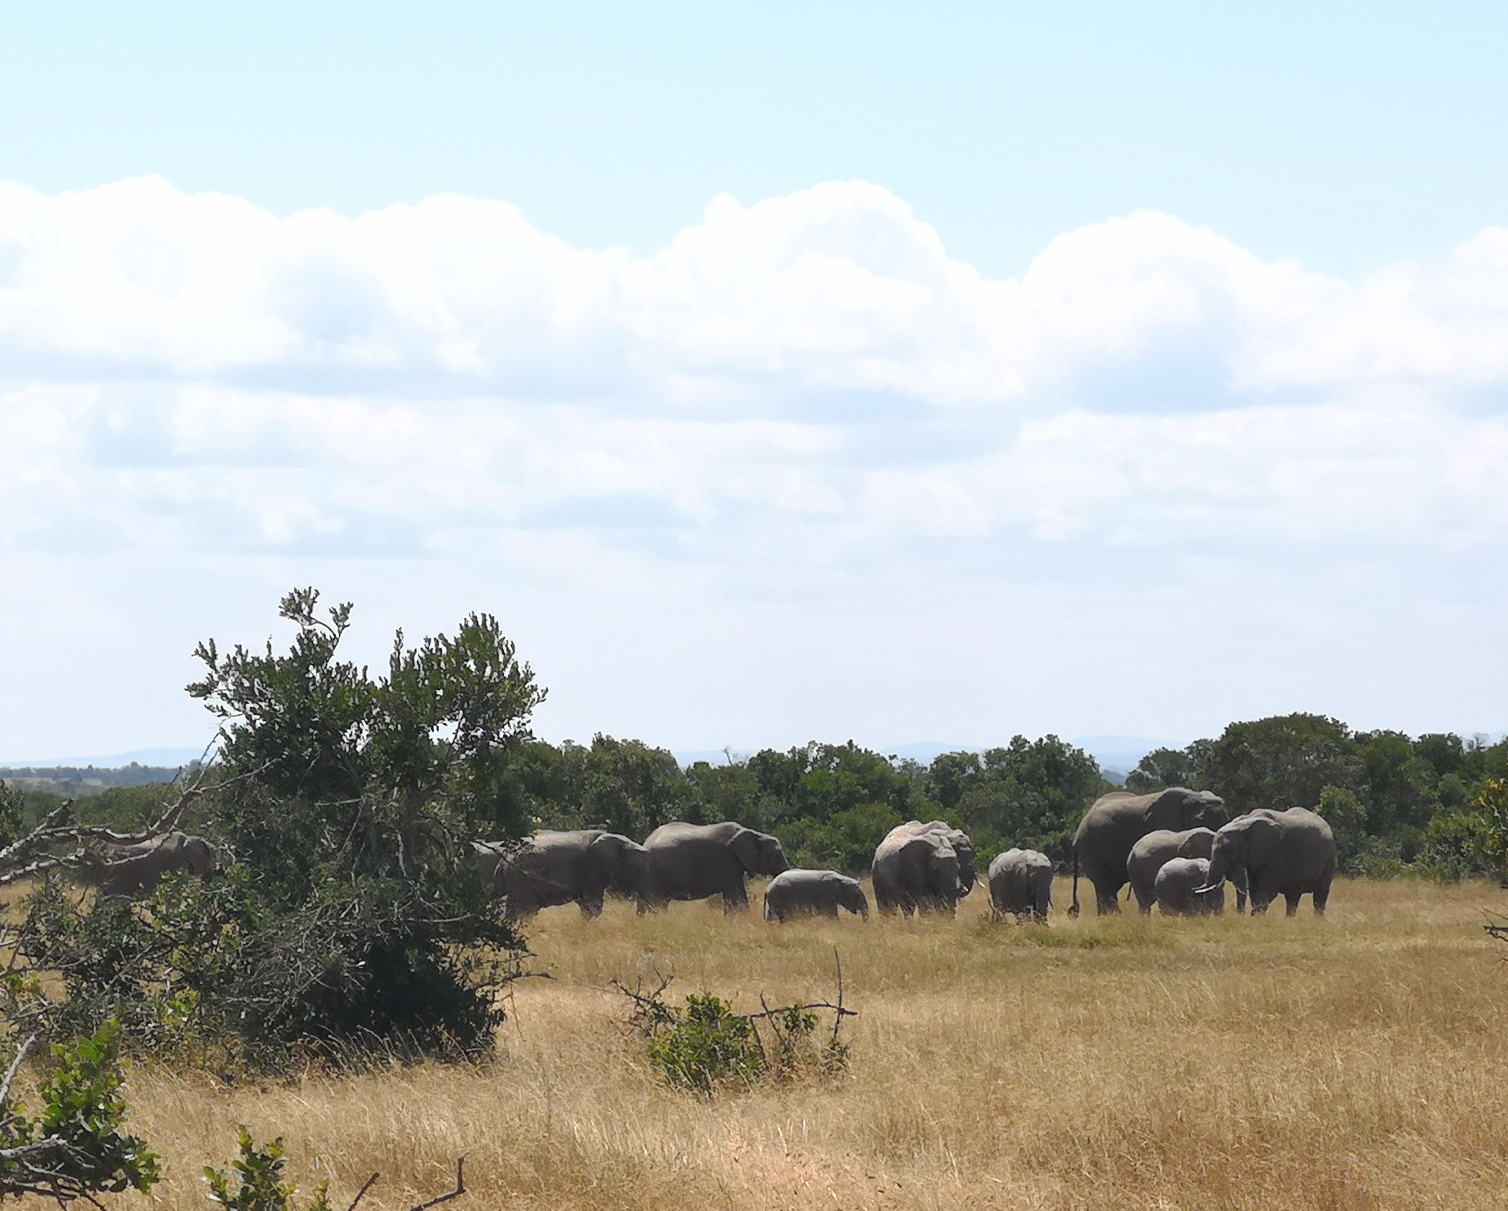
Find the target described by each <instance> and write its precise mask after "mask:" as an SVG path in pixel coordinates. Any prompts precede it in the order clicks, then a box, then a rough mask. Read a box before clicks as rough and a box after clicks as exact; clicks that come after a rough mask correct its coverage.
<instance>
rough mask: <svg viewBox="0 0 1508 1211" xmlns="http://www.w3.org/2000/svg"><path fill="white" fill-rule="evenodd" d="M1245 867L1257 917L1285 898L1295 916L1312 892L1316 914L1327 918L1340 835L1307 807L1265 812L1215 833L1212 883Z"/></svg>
mask: <svg viewBox="0 0 1508 1211" xmlns="http://www.w3.org/2000/svg"><path fill="white" fill-rule="evenodd" d="M1242 868H1244V869H1245V871H1246V881H1247V885H1248V887H1249V888H1250V890H1251V911H1252V915H1253V916H1256V915H1257V914H1259V913H1264V912H1266V911H1267V906H1268V905H1269V904H1271V903H1272V902H1273V900H1274V899H1276V898H1277V897H1278V896H1282V897H1283V898H1284V899H1285V900H1286V901H1287V902H1288V915H1289V916H1290V917H1291V916H1293V914H1294V913H1296V912H1298V910H1299V897H1300V896H1303V895H1305V894H1306V893H1307V894H1308V895H1310V896H1311V897H1312V898H1313V902H1314V911H1315V912H1316V913H1321V914H1323V913H1324V911H1325V902H1326V901H1327V900H1329V898H1330V883H1331V881H1332V880H1334V878H1335V835H1334V834H1333V833H1332V832H1331V831H1330V825H1329V824H1327V823H1326V822H1325V820H1324V819H1323V818H1322V817H1320V816H1317V815H1315V814H1314V813H1313V812H1311V811H1309V810H1307V809H1306V808H1302V807H1290V808H1289V809H1288V810H1287V811H1285V812H1278V811H1271V810H1269V809H1267V808H1259V809H1258V810H1257V811H1254V812H1250V813H1249V814H1247V815H1245V816H1237V817H1236V819H1234V820H1232V821H1231V822H1230V823H1229V824H1227V825H1225V826H1224V827H1223V828H1221V829H1220V831H1219V832H1217V833H1216V834H1215V844H1214V848H1213V849H1212V851H1211V853H1210V873H1209V882H1210V884H1214V883H1219V882H1223V881H1224V880H1225V879H1226V877H1227V876H1228V875H1229V873H1230V872H1231V871H1233V870H1238V869H1242ZM1200 890H1201V891H1202V890H1204V888H1201V889H1200Z"/></svg>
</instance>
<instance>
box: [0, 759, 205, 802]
mask: <svg viewBox="0 0 1508 1211" xmlns="http://www.w3.org/2000/svg"><path fill="white" fill-rule="evenodd" d="M198 764H199V763H198V761H190V762H187V763H185V764H184V765H179V766H167V765H138V764H137V763H136V762H134V761H133V762H131V763H130V764H129V765H123V766H117V767H115V768H113V769H109V768H100V767H97V766H93V765H84V766H77V765H22V766H14V767H10V766H0V781H3V782H8V783H10V784H11V785H13V786H24V787H25V788H26V789H27V790H35V791H47V792H50V793H52V794H55V795H66V796H68V797H69V798H71V799H81V798H83V797H84V796H86V795H97V794H99V793H100V792H102V791H107V790H109V789H110V788H111V787H112V786H145V785H147V784H148V783H152V782H172V781H173V780H174V779H175V778H177V777H178V776H179V775H180V774H181V773H182V772H183V771H184V770H186V769H189V768H192V767H195V766H197V765H198Z"/></svg>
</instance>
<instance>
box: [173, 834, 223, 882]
mask: <svg viewBox="0 0 1508 1211" xmlns="http://www.w3.org/2000/svg"><path fill="white" fill-rule="evenodd" d="M179 852H180V853H181V854H182V856H183V863H184V865H185V866H186V867H188V869H189V871H190V872H191V873H192V874H194V875H197V876H198V877H199V878H201V879H207V878H209V876H210V875H212V874H215V873H216V872H218V871H219V869H220V866H221V864H222V859H221V856H220V851H219V850H218V849H216V848H215V846H213V845H211V844H210V843H209V842H208V841H206V840H205V839H204V838H203V837H191V836H185V837H184V838H183V841H182V842H181V848H180V851H179Z"/></svg>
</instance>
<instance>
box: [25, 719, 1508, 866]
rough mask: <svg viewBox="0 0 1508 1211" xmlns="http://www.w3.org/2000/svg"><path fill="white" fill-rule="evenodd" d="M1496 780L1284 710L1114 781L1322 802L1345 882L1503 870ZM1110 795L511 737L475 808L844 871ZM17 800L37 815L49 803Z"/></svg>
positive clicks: (1237, 807)
mask: <svg viewBox="0 0 1508 1211" xmlns="http://www.w3.org/2000/svg"><path fill="white" fill-rule="evenodd" d="M1505 780H1508V741H1504V742H1500V743H1497V744H1487V743H1485V742H1484V741H1481V740H1478V739H1472V738H1463V737H1461V736H1457V735H1454V734H1451V733H1443V734H1430V735H1423V736H1418V737H1410V736H1407V735H1404V734H1403V733H1401V732H1393V731H1374V732H1353V731H1352V730H1351V729H1350V728H1349V727H1347V726H1346V725H1345V724H1344V723H1342V722H1340V721H1339V720H1335V719H1330V718H1327V717H1325V716H1323V715H1310V714H1293V715H1284V716H1275V717H1272V718H1268V719H1259V720H1254V721H1249V722H1240V723H1232V724H1230V725H1229V726H1228V727H1227V728H1226V729H1225V730H1224V731H1223V732H1222V733H1221V735H1220V736H1219V738H1218V739H1213V740H1208V739H1206V740H1196V741H1194V743H1192V744H1190V745H1189V746H1188V747H1187V748H1183V749H1158V750H1157V751H1155V752H1152V753H1149V754H1148V755H1147V756H1146V757H1144V758H1143V759H1142V761H1141V763H1140V764H1139V765H1138V766H1137V767H1136V768H1135V769H1134V770H1132V771H1131V772H1130V774H1128V775H1127V777H1126V783H1125V789H1127V790H1131V791H1134V792H1136V793H1145V792H1148V791H1153V790H1157V789H1159V788H1161V787H1165V786H1188V787H1192V788H1195V789H1202V790H1212V791H1214V792H1215V793H1216V794H1218V795H1220V796H1221V797H1223V798H1224V799H1225V800H1226V802H1227V803H1228V804H1229V805H1230V807H1231V810H1232V811H1233V812H1243V811H1250V810H1252V809H1253V808H1259V807H1275V808H1283V807H1292V806H1301V807H1309V808H1316V809H1318V810H1319V811H1320V812H1321V814H1322V815H1324V816H1326V818H1328V819H1329V820H1330V823H1331V826H1332V828H1334V830H1335V834H1336V840H1337V843H1338V845H1339V847H1340V858H1341V865H1342V869H1343V871H1344V872H1345V873H1347V874H1361V875H1369V876H1373V877H1388V876H1391V875H1396V874H1401V873H1404V872H1406V871H1414V872H1416V873H1420V874H1428V875H1430V876H1433V877H1440V878H1448V879H1451V878H1460V877H1463V876H1465V875H1471V874H1487V873H1497V872H1498V871H1500V870H1501V868H1502V858H1503V856H1502V852H1501V847H1500V846H1499V845H1498V843H1497V842H1496V841H1495V840H1494V838H1495V837H1496V836H1498V835H1499V834H1500V832H1501V828H1500V826H1499V824H1498V823H1495V817H1494V812H1495V811H1497V810H1498V808H1497V806H1496V804H1497V803H1498V802H1499V801H1500V800H1504V799H1505V796H1504V792H1503V791H1502V789H1501V787H1500V786H1499V783H1501V782H1502V781H1505ZM1494 788H1497V789H1496V790H1495V789H1494ZM1115 789H1118V788H1117V787H1116V786H1115V785H1114V784H1113V783H1111V782H1110V781H1109V780H1107V779H1106V778H1105V776H1104V774H1103V773H1102V771H1101V770H1100V768H1099V766H1098V764H1097V763H1096V762H1095V759H1094V758H1093V757H1092V756H1090V755H1089V754H1088V753H1086V752H1084V751H1083V750H1082V749H1079V748H1077V747H1075V746H1074V745H1071V744H1068V743H1067V742H1065V741H1063V740H1060V739H1059V738H1058V737H1056V736H1045V737H1043V738H1041V739H1039V740H1028V739H1027V738H1026V737H1024V736H1017V737H1015V738H1014V739H1013V740H1012V741H1011V742H1010V743H1009V744H1007V745H1004V746H1002V747H999V748H990V749H986V750H985V751H983V752H982V753H973V752H953V753H943V754H941V755H940V756H938V757H936V758H935V759H934V760H933V761H932V762H930V763H929V764H922V763H920V762H917V761H913V760H909V759H908V760H899V761H893V760H891V759H890V758H888V757H887V756H885V755H884V754H882V753H878V752H875V751H873V750H870V749H866V748H863V747H861V746H859V745H857V744H855V743H853V742H852V741H849V742H847V743H845V744H823V743H817V742H813V743H810V744H807V745H805V746H802V747H798V748H792V749H789V750H785V751H781V750H776V749H765V750H762V751H760V752H758V753H755V754H754V755H753V756H751V757H747V758H741V759H734V758H732V757H730V758H728V759H727V760H726V761H722V762H708V761H697V762H695V763H693V764H691V765H688V766H685V767H683V766H682V765H681V764H680V763H679V762H678V761H677V760H676V758H675V755H674V754H673V753H671V752H670V751H669V750H668V749H663V748H657V747H654V746H653V745H650V744H647V743H645V742H644V741H642V740H622V739H616V738H614V737H612V736H606V735H598V736H596V737H594V738H593V740H592V742H591V743H590V744H574V743H572V742H570V741H566V742H565V743H563V744H560V745H554V744H550V743H548V742H546V741H543V740H537V739H526V740H522V741H519V742H517V743H516V744H515V745H514V746H512V747H511V748H510V750H509V751H508V753H507V756H506V757H505V758H504V759H503V761H502V767H501V769H500V771H499V774H498V776H497V778H496V779H495V780H494V782H493V790H492V794H491V798H492V802H491V803H490V805H488V806H487V807H486V808H485V809H484V815H485V817H486V818H487V819H489V820H490V822H491V825H492V827H493V828H494V829H495V830H496V831H497V832H498V835H504V834H507V833H510V832H512V831H515V830H516V829H517V827H518V822H519V821H521V820H522V821H531V822H533V823H534V824H535V825H536V826H537V827H541V828H584V827H596V828H607V829H610V830H612V831H613V832H621V833H625V834H627V835H628V836H631V837H634V838H637V839H640V840H642V839H643V838H644V837H645V836H646V835H647V834H648V833H649V832H651V831H652V830H653V829H655V828H657V827H658V826H659V825H661V824H664V823H666V822H668V821H671V820H687V821H690V822H692V823H711V822H713V821H717V820H738V821H740V822H742V823H744V824H747V825H749V826H750V827H753V828H758V829H760V830H761V831H764V832H772V833H774V834H775V835H776V836H778V837H779V838H780V840H781V844H782V845H784V846H785V850H786V853H787V854H788V855H789V856H790V858H791V860H792V862H793V863H795V864H796V865H800V866H813V867H830V868H833V869H837V870H843V871H846V872H848V873H850V874H862V873H864V872H866V871H867V870H868V868H869V862H870V859H871V857H872V856H873V854H874V849H875V846H876V845H877V844H879V841H880V839H881V838H882V837H883V836H884V835H885V833H886V832H888V831H889V830H890V829H891V828H893V827H894V826H895V825H896V824H899V823H901V822H903V821H905V820H909V819H913V818H920V819H924V820H925V819H934V818H936V819H945V820H947V821H949V822H950V823H951V824H953V825H955V826H957V827H959V828H963V829H965V830H966V831H967V832H968V833H969V834H970V836H971V837H972V838H973V839H974V842H975V845H976V848H977V850H978V852H979V854H980V857H981V863H982V864H986V863H988V861H989V859H990V857H992V856H993V855H994V854H996V853H998V852H999V851H1000V850H1002V849H1006V848H1009V847H1010V846H1012V845H1019V846H1024V847H1026V848H1031V849H1038V850H1041V851H1042V852H1043V853H1046V854H1048V855H1049V856H1050V857H1052V858H1053V860H1054V861H1055V862H1057V863H1059V864H1060V865H1061V866H1064V867H1066V866H1067V865H1068V864H1069V863H1071V862H1072V860H1073V854H1072V848H1071V847H1072V840H1073V833H1074V830H1075V828H1077V826H1078V822H1079V818H1080V817H1081V816H1082V815H1083V813H1084V811H1085V810H1086V809H1087V808H1088V806H1089V805H1090V804H1091V803H1093V802H1094V800H1095V799H1097V798H1098V797H1099V796H1100V795H1102V794H1105V793H1106V792H1108V791H1112V790H1115ZM28 798H29V801H30V804H31V806H30V810H29V811H28V812H27V815H28V817H29V818H31V819H36V818H40V815H41V814H42V813H43V812H44V811H45V810H46V809H47V808H49V807H50V806H55V805H56V803H57V802H58V801H59V797H58V796H56V795H43V794H38V793H33V794H31V795H30V796H28ZM160 800H161V793H160V792H159V791H158V790H157V788H152V787H137V786H131V787H126V786H121V787H117V788H113V789H111V790H108V791H106V792H104V793H103V794H100V795H97V796H95V797H93V798H91V799H90V800H88V801H87V803H81V804H80V805H79V818H80V820H81V822H84V823H113V824H116V825H119V826H122V827H139V826H140V825H141V823H142V822H143V821H144V820H145V819H146V818H148V817H149V816H150V815H151V811H152V809H153V807H154V806H155V805H156V804H158V803H159V802H160Z"/></svg>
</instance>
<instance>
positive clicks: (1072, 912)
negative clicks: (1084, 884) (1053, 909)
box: [1068, 846, 1079, 917]
mask: <svg viewBox="0 0 1508 1211" xmlns="http://www.w3.org/2000/svg"><path fill="white" fill-rule="evenodd" d="M1068 915H1069V916H1070V917H1076V916H1078V915H1079V849H1078V846H1074V850H1073V903H1072V904H1070V905H1069V906H1068Z"/></svg>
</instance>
